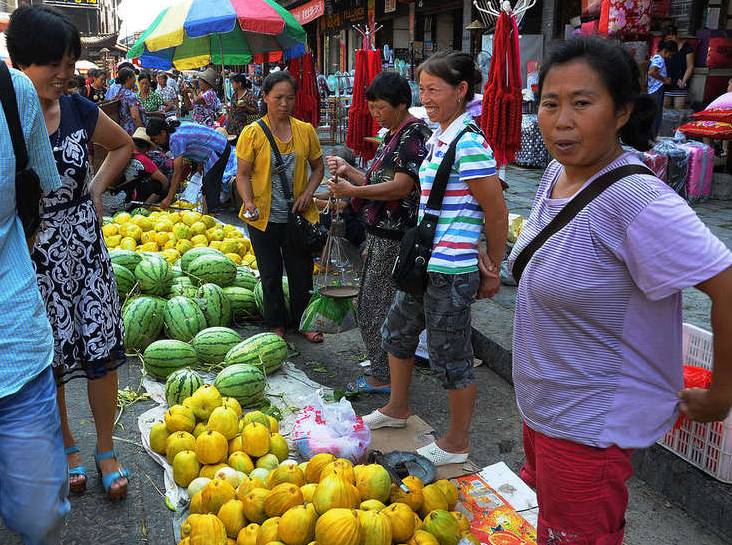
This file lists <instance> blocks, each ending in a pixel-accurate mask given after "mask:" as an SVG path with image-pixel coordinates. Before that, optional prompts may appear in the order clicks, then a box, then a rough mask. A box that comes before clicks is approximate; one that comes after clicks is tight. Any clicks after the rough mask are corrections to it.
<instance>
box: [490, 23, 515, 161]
mask: <svg viewBox="0 0 732 545" xmlns="http://www.w3.org/2000/svg"><path fill="white" fill-rule="evenodd" d="M518 34H519V33H518V26H517V25H516V19H514V17H513V16H512V15H509V14H507V13H505V12H502V13H501V15H500V16H499V17H498V22H497V23H496V32H495V35H494V39H493V60H492V62H491V71H490V74H489V76H488V81H487V82H486V84H485V89H484V90H483V114H482V115H481V119H480V124H481V128H482V129H483V132H484V133H485V136H486V139H487V140H488V143H489V144H490V146H491V148H493V153H494V155H495V158H496V162H497V163H498V166H503V165H506V164H508V163H510V162H512V161H513V160H514V158H515V157H516V152H517V151H518V150H519V149H520V148H521V103H522V96H521V58H520V54H519V43H518Z"/></svg>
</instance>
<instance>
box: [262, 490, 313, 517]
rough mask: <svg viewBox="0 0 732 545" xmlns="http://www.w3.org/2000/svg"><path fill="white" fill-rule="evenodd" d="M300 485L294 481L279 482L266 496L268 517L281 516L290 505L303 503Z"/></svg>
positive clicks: (265, 509)
mask: <svg viewBox="0 0 732 545" xmlns="http://www.w3.org/2000/svg"><path fill="white" fill-rule="evenodd" d="M303 501H304V500H303V497H302V492H301V491H300V487H299V486H297V485H295V484H292V483H283V484H278V485H277V486H275V487H274V488H272V490H270V491H269V492H268V493H267V496H266V497H265V498H264V512H265V513H266V514H267V516H268V517H279V516H282V515H283V514H284V512H285V511H287V510H288V509H289V508H290V507H295V506H296V505H302V503H303Z"/></svg>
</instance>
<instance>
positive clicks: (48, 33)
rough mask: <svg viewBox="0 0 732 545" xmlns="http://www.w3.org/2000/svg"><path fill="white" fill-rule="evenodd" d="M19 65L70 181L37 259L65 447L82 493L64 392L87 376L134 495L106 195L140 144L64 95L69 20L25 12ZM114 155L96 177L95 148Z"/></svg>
mask: <svg viewBox="0 0 732 545" xmlns="http://www.w3.org/2000/svg"><path fill="white" fill-rule="evenodd" d="M6 34H7V45H8V50H9V52H10V56H11V59H12V60H13V64H14V65H15V66H18V67H19V68H20V69H21V70H23V72H24V73H25V74H26V75H27V76H28V77H29V78H30V79H31V81H32V82H33V85H34V86H35V88H36V91H37V92H38V96H39V98H40V102H41V108H42V109H43V115H44V118H45V122H46V128H47V129H48V132H49V134H50V139H51V146H52V147H53V153H54V157H55V159H56V164H57V166H58V171H59V174H60V175H61V188H60V189H58V190H56V191H53V192H51V193H49V194H48V195H47V196H46V197H45V198H44V201H43V216H42V223H41V227H40V230H39V232H38V236H37V239H36V242H35V246H34V247H33V251H32V254H31V258H32V260H33V263H34V265H35V268H36V276H37V279H38V285H39V287H40V291H41V295H42V296H43V299H44V301H45V303H46V312H47V314H48V319H49V321H50V322H51V326H52V328H53V332H54V340H55V354H54V361H53V368H54V372H55V375H56V382H57V385H58V404H59V409H60V412H61V427H62V431H63V435H64V446H65V447H66V452H67V456H68V462H69V467H70V470H69V477H70V485H71V489H72V490H73V491H82V490H84V488H85V487H86V473H85V469H84V467H83V466H82V465H81V464H80V461H81V460H80V456H79V450H78V447H77V446H76V445H75V444H74V437H73V434H72V433H71V429H70V428H69V423H68V419H67V415H66V403H65V397H64V386H63V384H64V383H65V382H67V381H69V380H71V379H72V378H76V377H83V378H86V379H87V380H88V381H89V382H88V392H89V404H90V406H91V409H92V413H93V415H94V422H95V425H96V430H97V456H96V460H97V464H98V466H99V467H100V468H101V477H102V482H103V484H104V488H105V490H106V491H107V493H108V495H109V496H110V497H111V498H118V497H122V496H124V495H125V494H126V492H127V471H126V470H124V469H122V468H121V467H120V465H119V463H118V462H117V460H116V458H115V456H114V450H113V444H112V428H113V425H114V417H115V411H116V405H117V373H116V371H115V369H116V368H117V367H118V366H119V365H121V364H122V363H123V362H124V347H123V334H122V320H121V317H120V303H119V298H118V296H117V287H116V282H115V279H114V275H113V272H112V267H111V263H110V261H109V256H108V254H107V249H106V247H105V246H104V242H103V237H102V232H101V216H102V211H103V208H102V194H103V193H104V191H105V189H106V188H107V187H108V186H109V185H110V184H111V183H112V182H114V181H115V180H116V179H117V177H118V176H119V174H120V173H121V172H122V170H123V169H124V167H125V165H126V164H127V162H128V161H129V158H130V154H131V152H132V139H131V138H130V137H129V136H128V135H127V133H125V131H124V130H123V129H122V128H121V127H119V126H118V125H117V124H115V123H114V122H113V121H112V120H111V119H109V118H108V117H107V116H106V115H105V114H104V113H103V112H101V111H100V110H99V108H98V107H97V105H95V104H94V103H93V102H91V101H89V100H87V99H85V98H84V97H82V96H81V95H78V94H74V95H65V94H64V91H65V89H66V83H68V81H69V80H70V79H71V78H72V77H73V75H74V64H75V62H76V60H77V59H78V58H79V54H80V51H81V42H80V38H79V32H78V30H77V29H76V27H74V25H73V24H72V23H71V21H69V19H67V18H66V17H65V16H63V15H62V14H60V13H59V12H57V11H55V10H53V9H50V8H47V7H45V6H40V7H37V6H33V7H21V8H19V9H18V10H16V11H15V12H14V13H13V15H12V17H11V19H10V26H9V27H8V30H7V32H6ZM90 142H95V143H98V144H100V145H101V146H102V147H104V148H106V149H107V150H108V155H107V158H106V159H105V161H104V163H103V164H102V165H101V167H100V168H99V171H98V172H97V173H96V175H94V176H92V173H91V168H90V164H89V153H88V150H89V143H90Z"/></svg>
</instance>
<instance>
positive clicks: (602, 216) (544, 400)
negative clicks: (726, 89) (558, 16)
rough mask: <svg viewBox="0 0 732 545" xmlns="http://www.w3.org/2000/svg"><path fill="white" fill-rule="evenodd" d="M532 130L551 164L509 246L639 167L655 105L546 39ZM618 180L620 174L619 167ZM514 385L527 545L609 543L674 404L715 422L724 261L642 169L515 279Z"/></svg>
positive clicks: (631, 84) (623, 61)
mask: <svg viewBox="0 0 732 545" xmlns="http://www.w3.org/2000/svg"><path fill="white" fill-rule="evenodd" d="M539 93H540V100H539V127H540V129H541V132H542V136H543V137H544V141H545V142H546V145H547V148H548V149H549V151H550V152H551V154H552V155H553V156H554V157H555V158H556V160H555V161H553V162H552V163H551V164H550V165H549V167H548V168H547V170H546V172H545V174H544V177H543V179H542V182H541V184H540V186H539V190H538V192H537V195H536V198H535V201H534V206H533V209H532V212H531V216H530V218H529V220H528V222H527V224H526V226H525V228H524V229H523V230H522V232H521V235H520V237H519V239H518V241H517V243H516V246H515V247H514V250H513V253H512V255H511V257H510V260H509V264H510V265H511V266H512V267H513V264H514V263H515V262H516V258H517V256H518V255H519V254H520V253H521V251H522V250H523V249H524V248H525V247H526V246H527V245H528V244H529V243H530V242H531V241H532V240H533V239H534V238H535V237H536V236H537V235H538V234H539V233H540V232H541V231H542V230H543V229H544V228H545V227H546V226H547V224H548V223H549V222H550V221H551V220H552V219H553V218H554V217H555V216H556V215H557V214H558V213H559V211H560V210H562V209H563V208H564V207H565V205H567V203H569V202H570V201H571V200H572V199H573V198H574V197H575V196H576V195H577V194H578V193H579V192H580V191H581V190H583V189H584V188H585V187H587V186H590V185H591V184H592V183H594V182H595V181H596V180H597V179H598V178H599V177H600V176H602V175H604V174H606V173H609V172H612V171H614V170H616V169H618V168H619V167H627V166H629V165H635V166H636V170H638V169H637V167H638V166H640V165H641V163H640V162H639V161H638V160H637V159H636V158H635V156H634V154H632V153H627V152H624V151H623V148H622V147H621V141H622V142H623V143H624V144H626V145H629V146H633V147H635V148H637V149H639V150H647V149H648V148H649V146H650V143H651V126H652V122H653V116H654V105H653V103H652V102H651V101H650V99H649V97H648V96H647V95H642V94H641V92H640V73H639V70H638V66H637V65H636V63H635V62H634V61H633V59H632V58H631V57H630V56H629V55H628V54H627V53H626V52H625V51H624V50H623V49H622V48H621V47H620V46H618V45H615V44H612V43H611V42H608V41H605V40H600V39H597V38H578V39H575V40H570V41H568V42H564V43H561V44H559V45H558V46H557V47H556V48H555V49H554V50H553V52H552V53H551V54H550V55H549V57H548V58H547V59H546V60H545V62H544V63H543V65H542V69H541V74H540V77H539ZM628 170H630V169H628ZM689 287H696V288H697V289H699V290H701V291H703V292H704V293H706V294H707V295H708V296H709V297H710V298H711V299H712V305H713V306H712V320H711V321H712V326H713V329H714V339H715V346H714V372H713V380H712V384H711V387H710V388H709V389H708V390H700V389H683V379H682V363H683V362H682V350H681V332H682V322H681V319H682V315H681V309H682V305H681V291H682V290H683V289H684V288H689ZM513 344H514V345H513V378H514V384H515V386H516V399H517V402H518V405H519V409H520V411H521V415H522V417H523V419H524V449H525V451H526V463H525V465H524V467H523V469H522V472H521V474H522V477H523V478H524V479H525V480H526V481H527V482H528V483H529V484H531V485H533V486H535V487H536V491H537V497H538V501H539V526H538V537H539V539H538V543H540V544H548V543H551V544H552V545H565V544H570V543H571V544H572V545H599V544H602V545H620V544H621V543H622V541H623V533H624V527H625V509H626V507H627V502H628V492H627V488H626V485H625V482H626V480H627V479H628V478H629V477H630V475H631V474H632V468H631V465H630V454H631V452H632V451H633V449H636V448H645V447H648V446H650V445H652V444H653V443H654V442H655V441H656V440H658V439H659V438H660V437H662V436H663V435H664V433H665V432H666V431H668V429H669V428H670V427H671V425H672V424H673V422H674V420H675V419H676V417H677V414H678V411H679V409H680V410H681V411H682V412H683V413H685V414H686V415H687V416H689V417H690V418H692V419H694V420H698V421H702V422H709V421H714V420H721V419H724V418H725V417H726V415H727V413H728V412H729V409H730V406H732V253H730V251H729V249H727V248H726V247H725V245H724V244H723V243H722V242H720V241H719V240H718V239H717V238H716V237H715V236H714V235H712V233H711V232H710V231H709V229H707V227H706V226H705V225H704V224H703V223H702V222H701V221H700V220H699V218H698V217H697V216H696V214H695V213H694V212H693V210H691V208H690V207H689V206H688V205H687V203H686V202H685V201H684V200H682V199H681V198H680V197H679V196H678V195H677V194H676V193H675V192H674V191H673V190H671V188H670V187H668V186H667V185H666V184H665V183H664V182H662V181H661V180H659V179H658V178H656V177H655V176H653V175H652V174H650V171H649V174H631V175H625V176H624V177H620V178H619V180H618V181H616V182H615V183H613V184H612V185H610V186H609V187H607V188H606V189H605V190H604V191H602V192H601V193H600V194H599V195H598V196H597V197H595V199H594V200H592V201H591V202H589V204H587V205H586V206H585V207H584V208H582V209H581V211H580V212H579V213H578V214H577V215H576V216H574V218H573V219H571V220H570V221H569V223H567V224H566V225H565V226H564V227H563V228H562V229H560V230H559V231H558V232H556V233H555V234H554V235H553V236H551V237H550V238H548V239H547V241H546V242H545V243H544V244H543V246H541V247H540V248H539V249H538V250H537V251H536V253H535V254H534V255H533V257H532V258H531V259H530V260H529V262H528V264H527V265H526V267H525V269H524V271H523V274H522V275H521V276H520V281H519V288H518V293H517V301H516V315H515V323H514V339H513Z"/></svg>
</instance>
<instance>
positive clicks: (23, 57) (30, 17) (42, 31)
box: [5, 6, 81, 68]
mask: <svg viewBox="0 0 732 545" xmlns="http://www.w3.org/2000/svg"><path fill="white" fill-rule="evenodd" d="M5 38H6V41H7V46H8V53H10V59H11V60H12V61H13V66H15V67H16V68H18V67H21V66H30V65H31V64H37V65H46V64H51V63H52V62H56V61H59V60H61V58H63V56H64V55H65V54H67V53H68V54H69V56H70V57H71V58H72V59H74V60H77V59H78V58H79V57H80V56H81V37H80V36H79V29H77V28H76V26H74V23H72V22H71V20H70V19H69V18H68V17H66V15H64V14H63V13H61V12H60V11H57V10H55V9H53V8H49V7H48V6H21V7H19V8H18V9H16V10H15V11H14V12H13V14H12V15H11V16H10V24H9V25H8V28H7V30H6V31H5Z"/></svg>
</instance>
